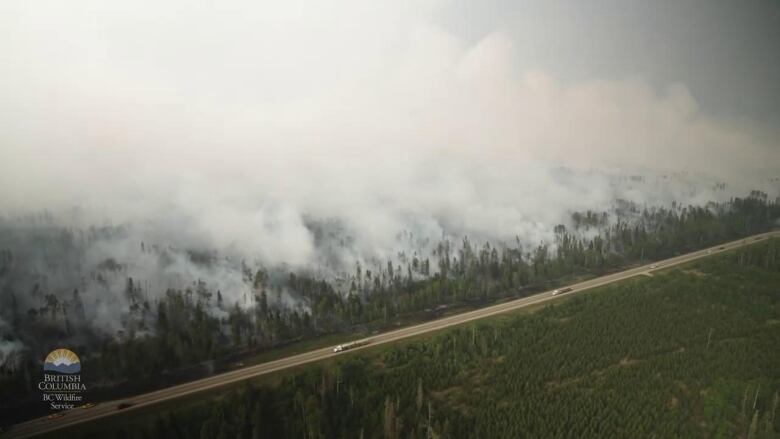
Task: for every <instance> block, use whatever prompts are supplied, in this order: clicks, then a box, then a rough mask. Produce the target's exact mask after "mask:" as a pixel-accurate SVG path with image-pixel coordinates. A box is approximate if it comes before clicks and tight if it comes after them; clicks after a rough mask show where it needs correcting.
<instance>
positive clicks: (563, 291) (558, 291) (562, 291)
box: [552, 287, 572, 296]
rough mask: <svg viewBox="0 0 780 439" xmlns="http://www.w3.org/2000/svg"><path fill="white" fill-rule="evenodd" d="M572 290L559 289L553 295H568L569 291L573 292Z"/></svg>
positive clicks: (569, 288)
mask: <svg viewBox="0 0 780 439" xmlns="http://www.w3.org/2000/svg"><path fill="white" fill-rule="evenodd" d="M571 290H572V288H571V287H566V288H558V289H557V290H554V291H553V293H552V295H553V296H557V295H558V294H563V293H568V292H569V291H571Z"/></svg>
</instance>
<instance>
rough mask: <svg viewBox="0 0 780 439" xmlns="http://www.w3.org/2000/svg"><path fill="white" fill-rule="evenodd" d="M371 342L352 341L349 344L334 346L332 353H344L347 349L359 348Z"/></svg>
mask: <svg viewBox="0 0 780 439" xmlns="http://www.w3.org/2000/svg"><path fill="white" fill-rule="evenodd" d="M370 342H371V340H361V341H353V342H351V343H344V344H340V345H338V346H336V347H335V348H333V352H334V353H339V352H344V351H346V350H349V349H354V348H356V347H359V346H364V345H367V344H369V343H370Z"/></svg>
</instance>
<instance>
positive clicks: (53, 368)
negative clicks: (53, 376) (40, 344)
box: [43, 349, 81, 375]
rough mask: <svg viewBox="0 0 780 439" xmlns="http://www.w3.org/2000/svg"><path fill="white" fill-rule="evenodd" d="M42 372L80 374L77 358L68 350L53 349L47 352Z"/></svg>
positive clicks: (79, 364) (79, 362)
mask: <svg viewBox="0 0 780 439" xmlns="http://www.w3.org/2000/svg"><path fill="white" fill-rule="evenodd" d="M43 370H44V372H57V373H63V374H68V375H71V374H74V373H79V372H81V361H80V360H79V356H78V355H76V354H75V353H74V352H73V351H71V350H69V349H55V350H53V351H51V352H49V355H47V356H46V360H45V361H44V363H43Z"/></svg>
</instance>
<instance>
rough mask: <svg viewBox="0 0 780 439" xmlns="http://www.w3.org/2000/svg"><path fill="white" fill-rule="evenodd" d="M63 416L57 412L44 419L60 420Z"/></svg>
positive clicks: (62, 413)
mask: <svg viewBox="0 0 780 439" xmlns="http://www.w3.org/2000/svg"><path fill="white" fill-rule="evenodd" d="M63 416H65V412H57V413H52V414H50V415H49V416H47V417H46V419H49V420H52V419H57V418H61V417H63Z"/></svg>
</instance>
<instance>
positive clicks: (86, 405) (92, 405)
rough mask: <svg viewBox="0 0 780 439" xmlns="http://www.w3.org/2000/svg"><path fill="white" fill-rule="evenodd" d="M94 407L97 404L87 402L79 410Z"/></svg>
mask: <svg viewBox="0 0 780 439" xmlns="http://www.w3.org/2000/svg"><path fill="white" fill-rule="evenodd" d="M96 405H97V404H95V403H94V402H88V403H86V404H84V405H82V406H81V408H82V409H91V408H92V407H94V406H96Z"/></svg>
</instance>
